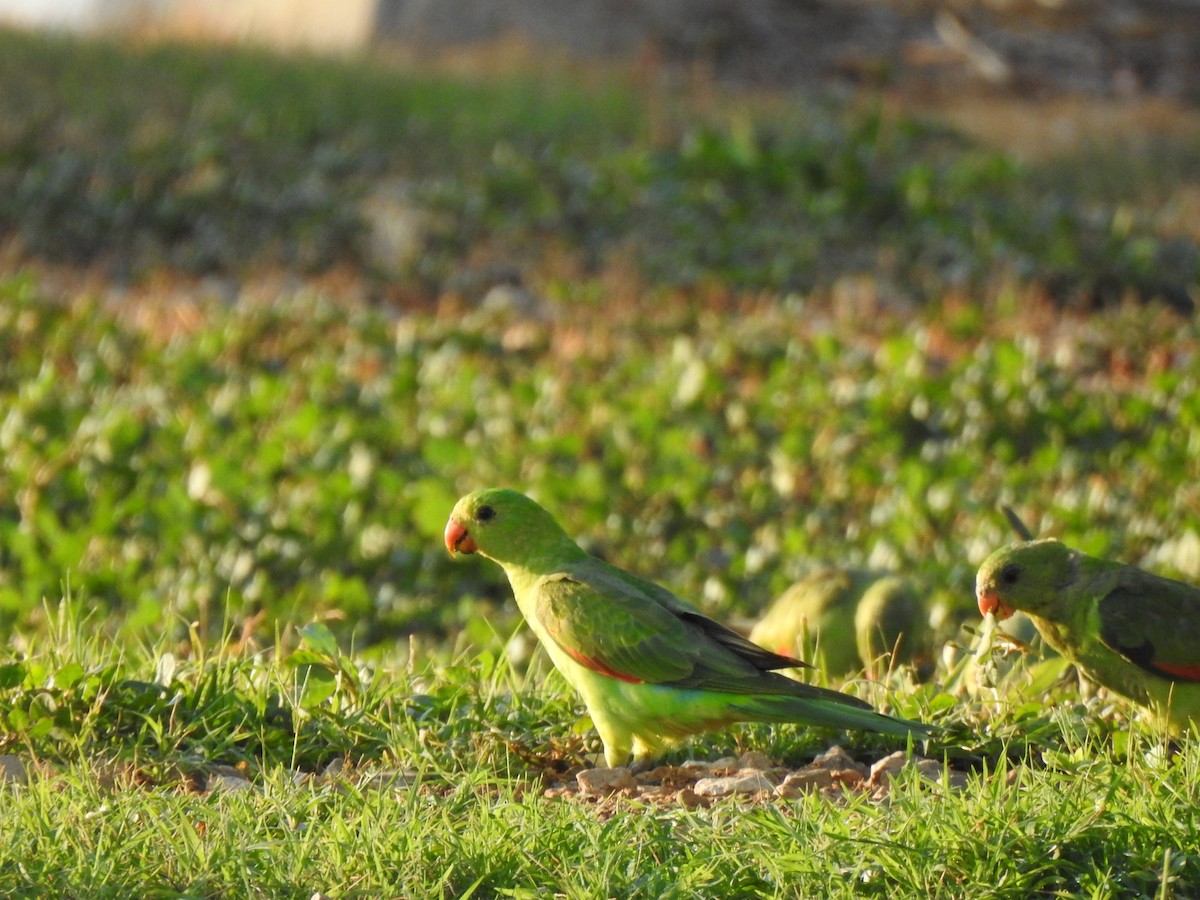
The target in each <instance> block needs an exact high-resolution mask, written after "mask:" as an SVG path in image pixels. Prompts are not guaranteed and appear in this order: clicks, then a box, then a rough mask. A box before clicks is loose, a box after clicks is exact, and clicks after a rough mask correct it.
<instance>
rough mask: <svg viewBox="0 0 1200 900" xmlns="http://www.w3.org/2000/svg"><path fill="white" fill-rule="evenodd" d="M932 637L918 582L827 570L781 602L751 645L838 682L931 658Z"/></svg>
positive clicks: (758, 627) (806, 579) (765, 618)
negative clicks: (929, 637) (928, 651)
mask: <svg viewBox="0 0 1200 900" xmlns="http://www.w3.org/2000/svg"><path fill="white" fill-rule="evenodd" d="M928 630H929V613H928V611H927V610H926V609H925V605H924V602H923V601H922V598H921V595H920V593H919V592H918V590H917V587H916V586H915V585H914V584H913V583H912V581H911V580H910V579H907V578H905V577H903V576H901V575H895V574H891V573H887V572H873V571H869V570H865V569H840V568H822V569H817V570H816V571H813V572H810V573H809V574H808V575H806V576H805V577H804V578H802V579H800V580H799V581H797V582H796V583H795V584H793V585H792V586H791V587H789V588H788V589H787V590H786V591H784V592H783V593H782V594H780V595H779V598H778V599H777V600H776V601H775V602H774V603H772V604H771V606H770V608H769V609H768V610H767V612H766V614H765V615H764V616H763V617H762V618H761V619H760V620H759V621H758V623H757V624H756V625H755V626H754V628H753V629H752V630H751V632H750V640H752V641H754V642H755V643H756V644H760V645H761V646H763V647H767V648H769V649H770V650H774V651H775V652H776V653H779V654H782V655H784V656H793V655H795V656H799V657H801V658H803V659H806V660H809V661H811V663H812V664H813V665H814V666H816V667H818V668H820V669H821V670H822V671H824V672H826V673H828V674H829V675H832V676H843V677H845V676H850V675H853V674H855V673H857V672H860V671H861V672H866V673H867V675H868V676H871V677H874V676H875V675H878V674H880V673H881V672H884V671H886V670H887V668H888V667H889V665H892V664H896V663H905V662H911V661H912V660H913V659H914V658H915V657H916V656H917V654H918V653H920V652H922V651H923V650H925V646H924V644H925V641H926V637H927V634H926V633H927V632H928Z"/></svg>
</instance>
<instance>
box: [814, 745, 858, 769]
mask: <svg viewBox="0 0 1200 900" xmlns="http://www.w3.org/2000/svg"><path fill="white" fill-rule="evenodd" d="M810 765H813V766H816V767H818V768H821V769H829V770H830V771H831V772H838V771H842V770H845V769H857V770H858V771H860V772H862V773H863V774H864V775H866V774H867V767H866V766H864V765H862V764H861V763H857V762H855V761H854V759H853V758H852V757H851V756H850V754H849V753H847V752H846V751H845V750H843V749H842V748H841V747H839V746H837V745H836V744H835V745H834V746H832V747H830V748H829V749H828V750H826V751H825V752H824V753H821V754H818V756H817V757H816V758H815V759H814V760H813V761H812V763H811V764H810Z"/></svg>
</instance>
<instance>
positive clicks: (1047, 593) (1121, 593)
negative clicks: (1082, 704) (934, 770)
mask: <svg viewBox="0 0 1200 900" xmlns="http://www.w3.org/2000/svg"><path fill="white" fill-rule="evenodd" d="M975 596H976V600H977V601H978V604H979V611H980V613H982V614H983V615H987V614H988V613H992V614H994V615H995V616H996V618H997V619H1000V620H1003V619H1006V618H1008V617H1009V616H1010V615H1012V614H1013V613H1014V612H1015V611H1017V610H1020V611H1022V612H1024V613H1026V614H1027V615H1028V616H1029V617H1030V619H1032V620H1033V623H1034V625H1035V626H1036V627H1037V629H1038V631H1039V632H1040V633H1041V635H1042V638H1043V639H1044V640H1045V641H1046V643H1048V644H1049V645H1050V646H1051V647H1053V648H1054V649H1055V650H1057V651H1058V652H1059V653H1061V654H1062V655H1063V656H1064V657H1066V658H1067V659H1069V660H1070V661H1071V662H1073V663H1074V664H1075V665H1076V666H1078V667H1079V669H1080V670H1081V671H1082V672H1083V673H1084V674H1085V675H1087V677H1088V678H1090V679H1091V680H1093V681H1095V682H1097V683H1098V684H1101V685H1103V686H1104V687H1107V688H1109V689H1111V690H1113V691H1116V692H1117V693H1119V694H1122V695H1124V696H1125V697H1128V698H1129V699H1131V700H1133V701H1134V702H1135V703H1138V704H1141V705H1143V706H1147V707H1149V708H1150V709H1152V710H1153V711H1154V712H1155V713H1156V714H1157V715H1159V716H1160V717H1162V718H1164V719H1165V720H1166V721H1167V723H1168V724H1169V725H1170V726H1171V727H1173V728H1175V729H1180V730H1182V729H1186V728H1188V726H1189V725H1191V724H1195V723H1197V722H1200V588H1197V587H1194V586H1193V585H1190V584H1186V583H1184V582H1182V581H1175V580H1173V579H1170V578H1163V577H1162V576H1159V575H1152V574H1151V573H1149V572H1146V571H1144V570H1142V569H1139V568H1136V567H1134V566H1129V565H1124V564H1122V563H1118V562H1112V561H1110V560H1105V559H1099V558H1097V557H1094V556H1088V555H1086V554H1084V553H1080V552H1079V551H1078V550H1072V549H1071V548H1070V547H1067V546H1065V545H1064V544H1061V543H1059V542H1058V541H1056V540H1053V539H1045V540H1029V541H1021V542H1019V543H1015V544H1012V545H1011V546H1008V547H1003V548H1001V549H999V550H996V551H995V552H994V553H992V554H991V555H990V556H989V557H988V558H987V559H986V560H984V562H983V565H981V566H980V567H979V571H978V573H977V574H976V576H975Z"/></svg>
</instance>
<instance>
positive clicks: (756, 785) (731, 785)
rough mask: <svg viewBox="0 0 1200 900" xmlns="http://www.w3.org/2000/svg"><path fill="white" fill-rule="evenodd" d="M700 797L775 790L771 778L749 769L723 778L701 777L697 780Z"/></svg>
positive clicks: (697, 791) (697, 793)
mask: <svg viewBox="0 0 1200 900" xmlns="http://www.w3.org/2000/svg"><path fill="white" fill-rule="evenodd" d="M695 790H696V795H697V796H699V797H724V796H726V795H727V794H757V793H758V792H759V791H771V792H773V791H774V790H775V785H773V784H772V783H771V779H769V778H767V776H766V775H764V774H763V773H762V772H760V771H758V770H757V769H747V770H746V771H744V772H740V773H738V774H737V775H728V776H725V777H721V778H701V779H700V780H699V781H697V782H696V788H695Z"/></svg>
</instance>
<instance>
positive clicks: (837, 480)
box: [0, 279, 1200, 646]
mask: <svg viewBox="0 0 1200 900" xmlns="http://www.w3.org/2000/svg"><path fill="white" fill-rule="evenodd" d="M0 295H2V296H0V300H2V303H0V343H2V344H3V345H4V346H5V347H7V348H9V349H8V352H7V354H6V356H5V359H4V360H3V363H2V366H0V408H3V409H4V411H5V412H4V418H3V421H2V422H0V610H2V613H0V615H2V620H0V622H2V624H3V625H4V627H5V628H8V629H11V628H12V627H13V626H19V625H23V624H25V623H30V622H32V621H35V620H36V617H37V615H38V611H39V610H40V607H41V603H42V601H43V599H44V598H48V597H55V596H57V595H58V594H59V593H60V592H61V590H62V587H63V585H66V584H69V585H70V586H71V588H72V590H73V591H75V592H76V593H77V595H78V596H80V597H82V598H83V599H84V600H85V601H86V602H87V603H88V604H90V605H92V606H95V607H98V608H101V609H104V610H105V611H107V612H108V613H111V614H112V615H111V617H109V618H108V619H107V620H106V621H107V622H108V623H110V625H109V627H122V623H123V627H124V628H125V629H127V631H128V633H130V634H139V633H142V632H143V631H144V629H146V628H155V629H162V628H164V627H165V628H166V629H167V631H168V632H170V633H173V634H174V636H175V637H176V639H183V638H185V637H186V623H188V622H192V621H195V622H198V623H199V625H198V627H199V628H200V630H201V632H202V633H203V634H205V635H208V636H213V635H217V634H218V633H219V630H220V628H221V625H222V623H223V622H226V621H231V622H234V623H236V622H239V621H241V620H243V619H246V618H248V617H251V616H253V615H256V614H258V613H265V614H266V615H267V620H268V621H272V620H273V621H277V622H281V623H283V622H289V621H296V620H306V619H309V618H314V617H315V618H325V617H328V616H333V618H332V619H328V621H329V625H330V627H332V628H333V630H334V632H335V633H337V634H340V635H343V636H346V635H348V634H349V635H353V639H354V641H355V643H356V644H357V645H358V646H370V645H373V644H376V643H378V642H380V641H385V642H387V641H393V640H395V638H396V637H397V636H398V635H400V634H404V633H411V632H429V631H432V632H433V633H435V634H445V633H447V632H448V631H453V630H456V629H457V628H459V627H461V626H462V625H464V624H465V623H466V622H467V621H468V620H469V618H470V616H471V613H470V609H471V605H472V604H473V603H474V602H475V601H477V600H480V599H490V600H500V599H503V598H504V597H505V596H506V595H507V588H506V587H505V586H504V585H503V583H502V580H501V576H500V575H499V573H498V572H497V571H494V570H493V569H492V568H491V567H488V566H482V565H458V564H455V563H454V562H453V561H451V560H450V559H449V557H448V556H447V554H446V552H445V550H444V548H443V547H442V545H441V530H442V526H443V525H444V523H445V519H446V516H447V515H448V514H449V509H450V507H451V506H452V504H453V502H454V500H455V499H456V498H457V496H459V495H460V494H461V493H465V492H466V491H467V490H470V489H473V488H476V487H480V486H485V485H492V484H498V485H504V484H508V485H515V486H519V487H521V488H522V489H524V490H527V491H529V492H531V493H532V494H534V495H535V496H537V497H538V498H539V499H540V500H541V501H542V502H543V503H544V504H545V505H547V506H548V507H549V508H550V509H551V510H553V511H554V513H555V514H556V515H557V516H559V517H560V518H561V519H562V520H563V522H564V523H565V525H566V527H567V528H568V530H569V531H571V532H572V533H573V534H576V535H578V536H579V537H580V538H581V539H582V540H584V541H585V543H588V544H589V545H590V546H592V547H593V548H595V549H597V550H600V551H601V552H603V553H605V554H606V555H607V556H609V557H610V558H612V559H614V560H615V561H617V562H619V563H620V564H622V565H624V566H626V567H629V568H632V569H634V570H637V571H640V572H643V573H645V574H647V575H650V576H652V577H655V578H657V579H659V580H661V581H663V582H665V583H667V584H670V585H671V586H672V587H674V588H675V589H676V590H678V591H679V592H681V593H682V594H683V595H685V596H690V597H692V598H694V599H696V600H697V602H700V603H701V604H703V605H705V606H706V607H707V608H709V609H710V610H712V611H713V612H716V613H718V614H722V615H727V614H730V613H751V614H752V613H756V612H758V611H759V610H760V609H762V608H763V607H764V606H765V604H766V603H767V601H768V600H769V599H770V598H771V597H772V596H774V595H776V594H778V593H779V592H780V591H782V590H783V588H784V587H786V586H787V585H788V584H789V583H791V581H793V580H795V579H796V578H797V577H799V576H800V575H801V574H803V573H804V572H805V571H807V570H808V569H809V568H811V567H812V566H813V565H814V564H815V563H818V562H827V563H836V564H839V565H848V566H864V565H868V566H885V567H889V568H893V569H898V570H901V571H906V572H909V573H911V574H913V575H916V576H920V577H923V578H925V579H926V581H927V582H928V583H930V584H937V585H941V586H942V587H944V588H945V589H946V591H947V592H948V594H949V595H950V597H951V605H952V606H954V607H957V608H958V609H960V610H962V611H964V612H966V613H967V614H968V615H973V613H971V612H970V611H971V609H972V608H973V604H972V598H971V587H970V586H971V579H972V577H973V573H974V567H975V566H976V565H977V564H978V563H979V562H980V561H981V560H982V558H983V556H984V555H986V553H987V552H988V551H990V550H991V549H992V548H994V547H995V546H996V545H998V544H1000V543H1002V542H1004V541H1006V540H1008V539H1009V535H1008V534H1007V532H1006V526H1005V524H1004V522H1003V520H1002V519H1001V517H1000V516H999V515H998V514H997V513H996V509H997V505H998V504H999V503H1001V502H1007V503H1016V504H1017V505H1018V506H1019V507H1020V508H1022V511H1023V514H1025V515H1026V516H1027V517H1028V515H1029V513H1030V512H1033V513H1035V514H1039V515H1041V516H1042V518H1041V520H1040V521H1039V520H1036V519H1035V520H1034V521H1033V522H1032V523H1031V524H1032V525H1033V527H1034V530H1035V531H1040V530H1041V529H1043V528H1046V527H1053V529H1054V532H1055V533H1056V534H1058V535H1060V536H1061V537H1062V538H1063V539H1064V540H1065V541H1066V542H1068V543H1072V544H1075V545H1077V546H1080V548H1081V549H1084V550H1086V551H1088V552H1092V553H1097V554H1100V555H1112V556H1118V557H1120V558H1122V559H1124V560H1127V561H1130V562H1134V563H1137V562H1139V561H1140V560H1141V559H1143V558H1144V557H1148V556H1149V555H1150V554H1152V553H1155V552H1157V551H1158V549H1159V548H1160V547H1161V546H1163V545H1166V544H1169V543H1170V542H1172V541H1175V540H1176V539H1180V538H1185V537H1186V536H1187V535H1188V534H1189V533H1196V532H1197V531H1200V520H1198V519H1197V512H1196V511H1197V509H1200V503H1197V498H1196V494H1195V490H1194V489H1193V487H1192V486H1193V485H1196V484H1198V483H1200V470H1198V468H1197V462H1196V459H1197V457H1196V454H1195V453H1194V452H1193V449H1194V447H1195V446H1196V443H1197V441H1200V432H1198V431H1197V429H1200V405H1198V404H1197V402H1196V397H1197V396H1198V393H1197V386H1196V373H1195V372H1193V371H1192V369H1191V367H1190V365H1188V364H1187V359H1188V357H1187V355H1186V352H1185V349H1186V347H1187V346H1189V342H1190V341H1194V340H1195V335H1194V330H1193V329H1191V328H1190V326H1187V327H1185V328H1184V329H1183V330H1182V331H1181V330H1180V326H1179V325H1178V323H1176V322H1173V321H1171V320H1162V319H1157V318H1155V317H1154V316H1151V315H1145V316H1140V317H1136V318H1134V319H1131V318H1130V314H1122V315H1120V316H1111V317H1107V318H1104V317H1101V318H1096V319H1094V320H1093V321H1092V323H1091V325H1090V326H1089V329H1088V330H1087V331H1075V330H1073V329H1071V328H1070V327H1067V328H1066V329H1065V330H1064V331H1063V333H1062V335H1061V337H1060V339H1061V340H1062V341H1063V342H1064V343H1063V344H1062V346H1063V347H1064V348H1066V350H1065V352H1064V353H1061V354H1059V356H1058V358H1057V361H1056V358H1053V357H1051V356H1049V355H1048V354H1047V352H1046V351H1045V349H1044V348H1043V346H1042V345H1041V344H1039V343H1038V342H1036V341H1034V340H1030V339H1016V340H1014V339H1008V338H998V337H989V336H987V335H986V334H984V333H982V332H981V331H980V330H979V326H977V325H972V324H970V323H969V322H964V323H963V324H962V328H963V329H964V330H963V332H962V337H961V340H963V341H964V343H963V345H962V349H961V350H960V351H958V352H955V353H952V354H946V353H939V352H938V351H937V349H936V347H934V346H932V343H933V342H934V341H935V340H937V338H936V335H937V334H938V333H939V332H937V331H936V329H935V327H934V325H933V324H932V319H931V320H930V324H928V325H923V326H919V327H917V328H914V329H912V330H910V332H909V333H908V334H906V335H893V336H884V337H882V338H880V339H878V340H876V341H874V342H873V343H872V342H863V341H862V340H860V336H858V335H856V334H855V333H854V332H853V331H852V330H850V329H846V330H838V329H832V330H826V331H824V332H823V333H822V334H819V335H814V336H809V335H808V333H807V330H806V328H805V327H804V326H802V325H801V324H798V323H799V321H800V320H802V318H803V316H804V315H805V311H804V308H803V307H800V306H794V307H788V306H783V307H780V308H779V309H777V310H774V311H767V312H763V313H761V314H760V315H757V316H754V317H747V318H744V319H742V320H740V321H721V320H715V319H708V318H705V317H701V318H699V319H697V320H695V321H694V322H693V323H692V324H691V325H690V326H689V327H688V330H686V331H683V332H680V331H679V330H678V329H673V328H668V327H667V326H665V325H664V326H662V327H661V329H656V328H654V327H649V326H648V327H646V328H644V329H642V330H640V331H639V332H638V333H637V334H636V335H635V334H624V333H622V332H619V331H597V332H596V340H595V341H594V342H593V343H592V344H591V346H590V347H589V348H588V349H587V350H586V351H585V352H583V353H580V354H577V355H576V356H575V357H574V358H572V359H571V360H570V361H569V366H564V360H563V358H562V357H561V356H560V354H559V352H558V351H557V350H556V344H555V340H554V338H553V336H554V333H555V332H554V326H530V327H532V328H534V331H533V332H532V335H533V337H532V342H531V343H529V344H528V345H526V346H524V347H523V348H522V349H505V347H504V346H503V345H502V343H501V333H500V332H498V331H497V326H496V325H495V324H494V323H492V322H491V321H490V320H487V319H480V320H473V321H474V324H471V322H466V323H463V322H459V323H455V324H454V325H453V326H451V324H450V323H447V322H444V321H440V320H435V319H424V318H420V317H413V318H409V319H406V320H404V321H403V322H402V323H399V324H397V323H396V322H395V321H393V320H391V319H389V317H388V316H386V315H384V314H382V313H377V312H372V311H370V310H366V309H357V310H349V311H347V310H343V309H339V308H337V307H335V306H333V305H332V304H330V303H328V302H326V301H324V300H322V299H320V298H319V297H304V296H297V297H293V298H289V299H287V300H286V301H285V300H281V301H280V302H279V303H277V304H275V305H271V306H264V305H253V304H238V305H235V306H233V307H225V306H217V305H213V306H212V307H211V308H207V309H205V310H204V319H203V324H202V325H200V326H199V327H198V329H197V330H196V331H195V332H194V333H190V334H186V335H179V336H177V337H175V338H173V339H171V340H170V341H167V342H165V343H163V342H160V341H156V340H151V339H150V338H148V337H147V335H146V334H145V333H144V332H142V331H140V330H138V329H137V328H135V327H133V326H131V325H129V324H127V323H126V322H125V321H124V320H123V319H122V318H121V317H119V316H116V315H113V314H111V313H109V312H108V311H106V310H105V309H104V308H101V307H99V306H96V305H92V304H88V303H80V304H73V305H71V306H61V305H58V304H56V303H53V302H50V301H47V300H46V299H44V298H43V297H41V296H39V293H38V291H37V288H36V286H35V285H34V284H32V283H30V282H29V281H27V280H22V279H9V280H7V281H5V282H3V283H0ZM500 327H501V330H502V327H503V326H500ZM971 329H974V332H973V333H972V332H971ZM1139 333H1140V335H1141V337H1140V338H1139V337H1136V335H1138V334H1139ZM1131 336H1133V337H1131ZM1138 341H1140V342H1141V343H1140V344H1139V343H1137V342H1138ZM1172 348H1178V349H1177V350H1172ZM1117 350H1119V351H1120V352H1121V353H1122V354H1129V355H1130V357H1131V358H1134V357H1138V356H1139V354H1140V355H1141V358H1149V357H1150V355H1151V353H1152V351H1156V352H1158V353H1159V354H1160V355H1161V354H1162V353H1167V354H1168V356H1171V358H1174V359H1176V360H1177V362H1176V363H1175V364H1172V365H1169V366H1167V367H1166V368H1163V369H1161V370H1160V371H1155V372H1146V373H1143V374H1142V375H1141V376H1139V377H1137V378H1135V379H1132V380H1130V381H1129V383H1128V384H1127V385H1125V386H1124V387H1122V389H1121V390H1108V389H1103V386H1104V385H1105V384H1107V383H1108V379H1109V378H1110V377H1111V376H1110V372H1109V368H1108V367H1109V366H1110V365H1112V360H1113V353H1114V352H1117ZM1172 354H1173V355H1172ZM1163 559H1164V562H1165V564H1166V566H1167V569H1166V573H1167V574H1172V572H1174V571H1175V570H1173V569H1171V568H1170V567H1171V566H1172V565H1173V564H1174V563H1172V559H1173V557H1172V556H1171V555H1170V554H1169V553H1168V554H1167V555H1166V556H1165V557H1163ZM1180 559H1181V562H1179V563H1178V564H1177V565H1180V566H1183V567H1184V569H1183V570H1182V572H1183V574H1189V572H1188V570H1187V569H1186V567H1187V566H1188V565H1189V563H1188V562H1187V560H1186V559H1185V558H1183V557H1181V558H1180ZM1158 568H1160V569H1161V568H1162V566H1161V565H1159V566H1158ZM507 615H511V608H510V611H509V612H508V613H507ZM501 621H503V620H501Z"/></svg>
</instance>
